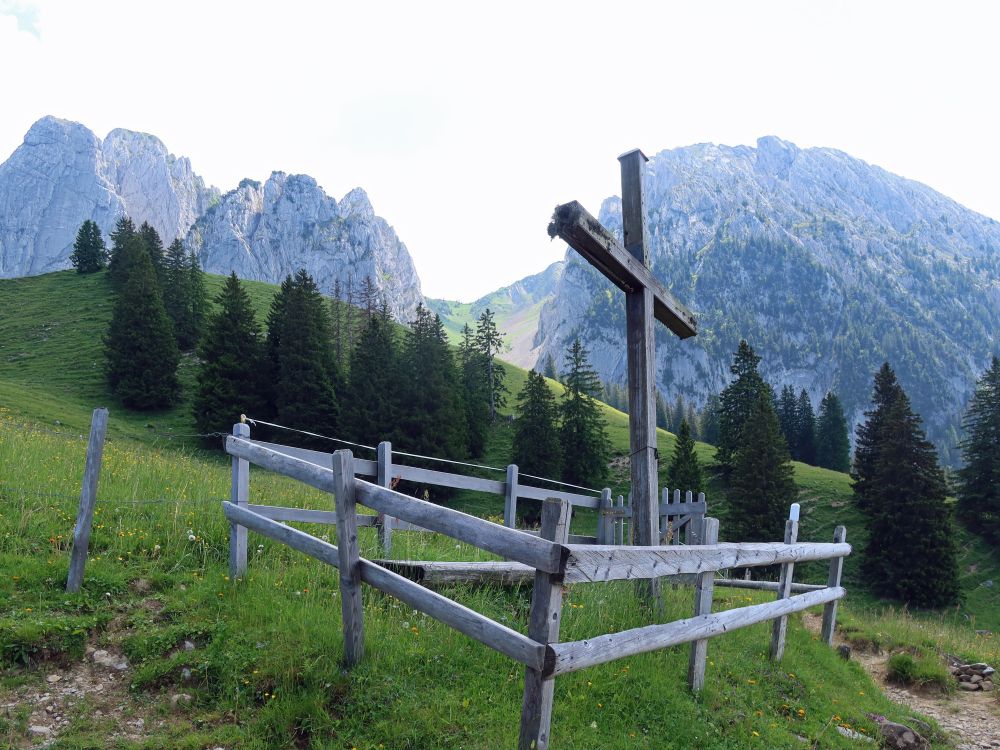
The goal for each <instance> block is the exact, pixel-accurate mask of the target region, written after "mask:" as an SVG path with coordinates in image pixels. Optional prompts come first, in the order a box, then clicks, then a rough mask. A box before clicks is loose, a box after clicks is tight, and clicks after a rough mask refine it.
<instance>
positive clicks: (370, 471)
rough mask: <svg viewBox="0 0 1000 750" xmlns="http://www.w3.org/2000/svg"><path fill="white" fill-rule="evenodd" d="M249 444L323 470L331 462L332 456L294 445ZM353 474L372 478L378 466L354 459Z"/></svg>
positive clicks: (255, 442)
mask: <svg viewBox="0 0 1000 750" xmlns="http://www.w3.org/2000/svg"><path fill="white" fill-rule="evenodd" d="M251 442H252V443H254V444H255V445H260V446H263V447H264V448H270V449H271V450H273V451H278V453H284V454H285V455H286V456H294V457H295V458H301V459H302V460H303V461H308V462H309V463H311V464H316V465H317V466H322V467H323V468H324V469H325V468H326V467H327V466H329V465H330V461H332V460H333V459H332V456H333V454H332V453H326V452H324V451H314V450H310V449H308V448H297V447H296V446H294V445H282V444H281V443H268V442H265V441H264V440H252V441H251ZM354 473H355V474H356V475H359V476H363V477H374V476H376V475H377V474H378V466H377V465H376V462H375V461H370V460H368V459H365V458H355V459H354Z"/></svg>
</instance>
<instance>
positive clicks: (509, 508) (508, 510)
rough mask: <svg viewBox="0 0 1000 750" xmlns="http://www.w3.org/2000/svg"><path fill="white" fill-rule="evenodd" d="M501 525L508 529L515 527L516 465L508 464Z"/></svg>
mask: <svg viewBox="0 0 1000 750" xmlns="http://www.w3.org/2000/svg"><path fill="white" fill-rule="evenodd" d="M503 525H504V526H506V527H507V528H508V529H513V528H515V527H516V526H517V464H508V466H507V481H506V482H505V483H504V495H503Z"/></svg>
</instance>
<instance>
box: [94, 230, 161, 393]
mask: <svg viewBox="0 0 1000 750" xmlns="http://www.w3.org/2000/svg"><path fill="white" fill-rule="evenodd" d="M118 251H119V256H118V269H119V271H120V273H121V275H122V278H123V279H124V284H123V286H122V288H121V291H120V293H119V294H118V297H117V300H116V301H115V306H114V311H113V313H112V317H111V323H110V325H109V327H108V333H107V335H106V336H105V339H104V346H105V355H106V359H107V376H108V383H109V385H110V386H111V389H112V390H113V391H114V392H115V393H116V394H117V395H118V397H119V398H120V399H121V400H122V403H123V404H124V405H125V406H127V407H128V408H130V409H139V410H146V409H158V408H163V407H167V406H171V405H173V404H174V403H175V402H176V401H177V398H178V396H179V394H180V384H179V383H178V380H177V364H178V362H179V360H180V354H179V352H178V350H177V343H176V342H175V341H174V334H173V327H172V326H171V324H170V318H169V317H168V316H167V313H166V310H164V308H163V298H162V297H161V296H160V287H159V284H158V283H157V281H156V274H155V272H154V271H153V264H152V262H151V261H150V260H149V254H148V252H146V249H145V243H143V242H142V240H141V239H140V238H138V237H136V236H132V237H130V238H127V239H123V240H122V241H121V244H120V246H119V247H118Z"/></svg>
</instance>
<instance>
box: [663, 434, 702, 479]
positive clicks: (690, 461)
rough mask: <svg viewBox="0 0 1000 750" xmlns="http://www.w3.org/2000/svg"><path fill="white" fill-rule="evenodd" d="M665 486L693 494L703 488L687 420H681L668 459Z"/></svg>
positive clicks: (699, 464)
mask: <svg viewBox="0 0 1000 750" xmlns="http://www.w3.org/2000/svg"><path fill="white" fill-rule="evenodd" d="M667 486H668V487H670V488H671V489H677V490H681V492H686V491H687V490H691V492H693V493H695V494H698V493H699V492H701V491H702V489H703V488H704V477H703V476H702V473H701V463H700V462H699V461H698V456H697V455H696V454H695V452H694V440H693V439H692V437H691V427H690V426H689V425H688V421H687V419H682V420H681V426H680V428H679V429H678V431H677V442H675V443H674V454H673V457H672V458H671V459H670V466H669V467H667Z"/></svg>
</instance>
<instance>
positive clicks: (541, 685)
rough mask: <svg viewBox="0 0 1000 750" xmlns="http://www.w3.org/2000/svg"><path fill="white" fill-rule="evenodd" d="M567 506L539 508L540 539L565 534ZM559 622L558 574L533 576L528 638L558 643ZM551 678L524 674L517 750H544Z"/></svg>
mask: <svg viewBox="0 0 1000 750" xmlns="http://www.w3.org/2000/svg"><path fill="white" fill-rule="evenodd" d="M569 509H570V506H569V503H567V502H566V501H565V500H554V499H553V500H545V501H544V502H543V504H542V537H544V538H545V539H548V540H550V541H552V542H555V543H557V544H560V543H563V542H565V541H566V537H567V536H568V534H569V517H570V512H569ZM561 620H562V580H561V576H560V575H559V574H549V573H545V572H543V571H541V570H539V571H536V572H535V586H534V590H533V591H532V595H531V610H530V612H529V614H528V637H529V638H531V639H532V640H533V641H535V642H536V643H539V644H545V645H546V646H548V645H550V644H552V643H555V642H557V641H558V640H559V626H560V623H561ZM554 694H555V677H554V676H553V675H551V674H549V673H548V670H547V669H544V668H543V667H541V666H540V667H537V668H536V667H526V668H525V670H524V698H523V700H522V702H521V730H520V733H519V736H518V744H517V746H518V750H547V748H548V747H549V739H550V735H551V728H552V699H553V696H554Z"/></svg>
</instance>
